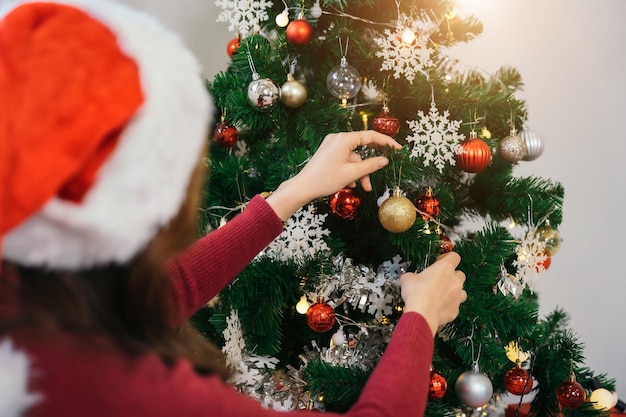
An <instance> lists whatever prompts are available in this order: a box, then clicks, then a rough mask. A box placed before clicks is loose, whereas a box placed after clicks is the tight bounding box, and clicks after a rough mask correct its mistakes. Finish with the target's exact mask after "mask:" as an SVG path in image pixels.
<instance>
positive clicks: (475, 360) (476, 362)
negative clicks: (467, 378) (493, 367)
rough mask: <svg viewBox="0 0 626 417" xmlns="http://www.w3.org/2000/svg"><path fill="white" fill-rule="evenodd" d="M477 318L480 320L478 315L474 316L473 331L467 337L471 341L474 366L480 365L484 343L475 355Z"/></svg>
mask: <svg viewBox="0 0 626 417" xmlns="http://www.w3.org/2000/svg"><path fill="white" fill-rule="evenodd" d="M476 320H478V317H474V320H472V332H471V333H470V335H469V336H467V337H466V338H465V339H467V341H468V342H469V343H470V347H471V351H472V367H473V368H477V367H478V361H479V360H480V353H481V351H482V345H479V346H478V354H477V355H476V356H475V355H474V354H475V351H474V331H475V329H476Z"/></svg>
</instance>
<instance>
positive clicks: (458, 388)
mask: <svg viewBox="0 0 626 417" xmlns="http://www.w3.org/2000/svg"><path fill="white" fill-rule="evenodd" d="M454 392H455V393H456V397H457V398H458V399H459V401H461V402H462V403H463V404H465V405H466V406H468V407H472V408H478V407H482V406H484V405H485V404H487V403H488V402H489V400H491V396H492V395H493V385H492V384H491V380H489V378H487V376H486V375H485V374H483V373H481V372H480V371H479V370H478V366H475V367H474V368H473V369H472V370H470V371H465V372H463V373H462V374H461V375H459V377H458V378H457V380H456V383H455V384H454Z"/></svg>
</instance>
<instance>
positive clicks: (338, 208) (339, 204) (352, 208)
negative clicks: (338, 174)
mask: <svg viewBox="0 0 626 417" xmlns="http://www.w3.org/2000/svg"><path fill="white" fill-rule="evenodd" d="M329 204H330V210H331V211H332V212H333V213H335V214H336V215H337V216H339V217H341V218H342V219H346V220H352V219H354V218H355V217H356V214H357V212H358V210H359V206H360V205H361V197H360V196H359V194H358V193H357V191H356V190H355V189H354V188H343V189H341V190H339V191H337V192H336V193H335V194H334V195H333V196H332V197H331V198H330V202H329Z"/></svg>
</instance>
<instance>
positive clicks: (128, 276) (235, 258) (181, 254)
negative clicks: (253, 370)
mask: <svg viewBox="0 0 626 417" xmlns="http://www.w3.org/2000/svg"><path fill="white" fill-rule="evenodd" d="M0 18H1V19H2V20H1V21H0V43H1V45H0V59H1V61H0V103H1V110H2V111H0V126H1V127H0V128H1V129H2V130H0V158H1V159H0V240H3V245H2V259H3V262H2V269H1V272H0V274H1V275H0V339H2V340H3V342H2V343H3V345H1V346H3V347H4V348H5V350H6V347H7V346H9V348H8V349H9V350H10V351H11V352H12V353H15V354H16V355H18V357H19V358H21V359H24V358H28V359H29V373H28V376H27V378H28V379H27V382H28V386H27V387H26V388H27V391H21V392H16V390H14V391H12V392H11V395H10V396H9V398H2V397H0V414H1V415H3V416H12V415H27V416H64V417H70V416H81V417H83V416H168V417H170V416H211V415H215V416H264V415H268V416H269V415H275V414H276V412H274V411H272V410H267V409H264V408H262V407H261V405H260V404H258V403H257V402H255V401H254V400H252V399H249V398H246V397H243V396H241V395H240V394H238V393H236V392H235V390H234V389H233V388H232V387H229V386H228V385H227V384H226V383H224V382H223V377H224V376H225V375H226V374H227V370H226V368H225V367H224V364H223V362H222V359H221V355H220V354H219V351H218V350H217V349H216V348H214V347H212V346H210V345H209V343H208V342H207V341H205V340H204V339H203V338H202V337H201V336H198V334H197V332H195V331H194V330H193V329H191V328H189V327H188V326H186V325H184V324H183V323H185V322H186V319H187V318H189V316H190V315H191V314H193V313H194V312H195V311H196V310H197V309H198V308H200V307H202V306H203V305H204V304H205V303H206V302H207V301H208V300H210V299H211V298H212V297H213V296H215V295H216V294H217V293H218V292H219V291H220V290H221V289H222V288H223V287H224V286H225V285H227V284H228V283H229V282H230V280H232V279H233V278H234V277H235V276H236V275H237V273H238V272H239V271H240V270H241V269H243V268H244V267H245V266H246V264H247V263H248V262H249V261H250V260H251V259H252V258H253V257H254V256H255V255H256V254H258V252H259V251H260V250H262V249H263V248H264V247H265V246H266V245H267V244H269V243H270V242H271V241H272V240H273V239H274V238H275V237H276V236H277V235H278V234H279V233H280V232H281V230H282V222H283V221H285V220H287V219H288V218H289V217H290V216H291V215H292V214H293V213H294V212H295V211H296V210H297V209H298V208H300V207H301V206H302V205H304V204H306V203H308V202H309V201H311V200H313V199H315V198H318V197H321V196H326V195H329V194H332V193H334V192H335V191H337V190H338V189H340V188H342V187H344V186H345V185H346V184H349V185H352V186H354V185H355V182H356V181H357V180H358V181H360V182H361V185H362V187H363V188H364V189H365V190H367V191H369V190H371V185H370V183H369V177H368V174H369V173H371V172H374V171H376V170H378V169H380V168H382V167H384V166H385V165H387V163H388V161H387V159H386V158H384V157H372V158H369V159H367V160H364V161H361V160H360V158H359V157H358V155H357V154H356V153H354V152H353V151H354V150H355V149H356V148H357V147H359V146H372V147H375V148H386V147H391V148H394V149H399V148H400V145H399V144H398V143H396V142H395V141H394V140H392V139H391V138H389V137H387V136H385V135H382V134H379V133H376V132H371V131H364V132H350V133H339V134H333V135H329V136H328V137H326V138H325V139H324V141H323V142H322V144H321V146H320V148H319V149H318V150H317V152H316V153H315V155H314V156H313V157H312V158H311V159H310V161H309V162H308V163H307V165H306V166H305V167H304V168H303V169H302V170H301V171H300V172H299V173H298V174H297V175H296V176H294V177H293V178H291V179H290V180H288V181H285V182H284V183H283V184H281V185H280V186H279V187H278V189H277V190H275V191H274V192H273V193H272V194H271V195H270V196H268V197H267V198H266V199H264V198H262V197H260V196H256V197H254V198H253V199H252V200H251V201H250V202H249V203H248V205H247V207H246V209H245V210H244V211H243V213H242V214H240V215H239V216H237V217H236V218H235V219H233V220H231V221H230V222H229V223H228V224H227V225H226V226H224V227H222V228H220V229H218V230H216V231H214V232H212V233H210V234H209V235H208V236H206V237H204V238H202V239H200V240H199V241H197V242H195V243H194V240H195V237H196V236H195V221H196V208H197V206H198V204H197V202H198V195H199V189H200V184H201V183H202V178H203V175H202V171H203V170H202V168H201V164H200V163H199V161H200V159H201V155H202V148H203V142H204V138H205V137H206V132H205V130H206V127H207V125H208V115H209V114H210V109H209V101H208V97H207V95H206V92H205V89H204V86H203V85H202V82H201V79H200V77H199V76H198V74H199V72H200V71H199V68H198V66H197V64H196V62H195V60H194V59H193V57H192V56H191V55H190V54H189V52H187V51H186V50H185V48H184V47H183V46H182V45H181V44H180V43H179V42H178V40H177V39H176V38H175V37H174V36H172V35H171V34H169V33H167V32H166V31H165V30H164V29H163V28H162V27H160V26H159V25H158V24H157V23H156V22H154V21H153V20H151V19H150V18H148V17H147V16H145V15H142V14H141V13H137V12H134V11H132V10H130V9H128V8H127V7H125V6H122V5H119V4H116V3H113V2H108V1H103V0H97V1H94V0H64V1H58V2H56V1H54V2H49V1H48V2H45V3H40V2H31V1H22V2H19V4H17V5H15V4H14V5H13V6H9V7H8V8H7V9H4V10H1V11H0ZM189 245H191V246H189ZM459 260H460V259H459V256H458V255H457V254H455V253H450V254H447V255H445V256H443V257H442V258H441V259H440V260H438V261H437V262H435V263H434V264H433V265H432V266H431V267H429V268H427V269H425V270H424V271H423V272H422V273H420V274H412V273H407V274H404V275H403V276H402V277H401V290H402V298H403V300H404V302H405V309H404V314H403V316H402V317H401V319H400V321H399V323H398V325H397V327H396V330H395V332H394V335H393V337H392V339H391V342H390V343H389V346H388V348H387V350H386V352H385V354H384V356H383V358H382V360H381V361H380V364H379V365H378V367H377V368H376V370H375V371H374V372H373V374H372V376H371V377H370V379H369V381H368V383H367V385H366V386H365V388H364V390H363V393H362V395H361V398H360V399H359V401H358V402H357V403H356V404H355V405H354V406H353V407H352V409H351V410H350V411H349V412H348V413H347V415H350V416H392V415H393V416H394V417H397V416H402V415H412V416H414V415H420V414H422V413H423V411H424V408H425V404H426V396H427V388H428V382H429V377H428V375H429V366H430V361H431V356H432V352H433V335H434V334H435V332H436V331H437V328H438V327H439V326H441V325H443V324H445V323H447V322H449V321H451V320H453V319H454V318H455V317H456V315H457V314H458V308H459V304H460V303H461V302H463V301H464V300H465V298H466V293H465V292H464V291H463V289H462V286H463V281H464V279H465V277H464V274H463V273H462V272H460V271H456V269H455V268H456V267H457V265H458V263H459ZM163 265H165V267H164V266H163ZM1 357H2V356H1V355H0V358H1ZM16 381H17V380H16ZM312 413H313V412H307V411H302V412H298V414H299V415H302V416H306V415H313V414H312ZM281 415H282V414H281ZM315 415H318V413H315Z"/></svg>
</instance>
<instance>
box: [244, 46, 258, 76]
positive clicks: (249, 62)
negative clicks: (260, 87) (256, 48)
mask: <svg viewBox="0 0 626 417" xmlns="http://www.w3.org/2000/svg"><path fill="white" fill-rule="evenodd" d="M246 55H247V56H248V65H249V66H250V71H252V79H253V80H258V79H259V78H260V76H259V73H258V72H256V67H255V66H254V61H253V60H252V54H251V53H250V51H246Z"/></svg>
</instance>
